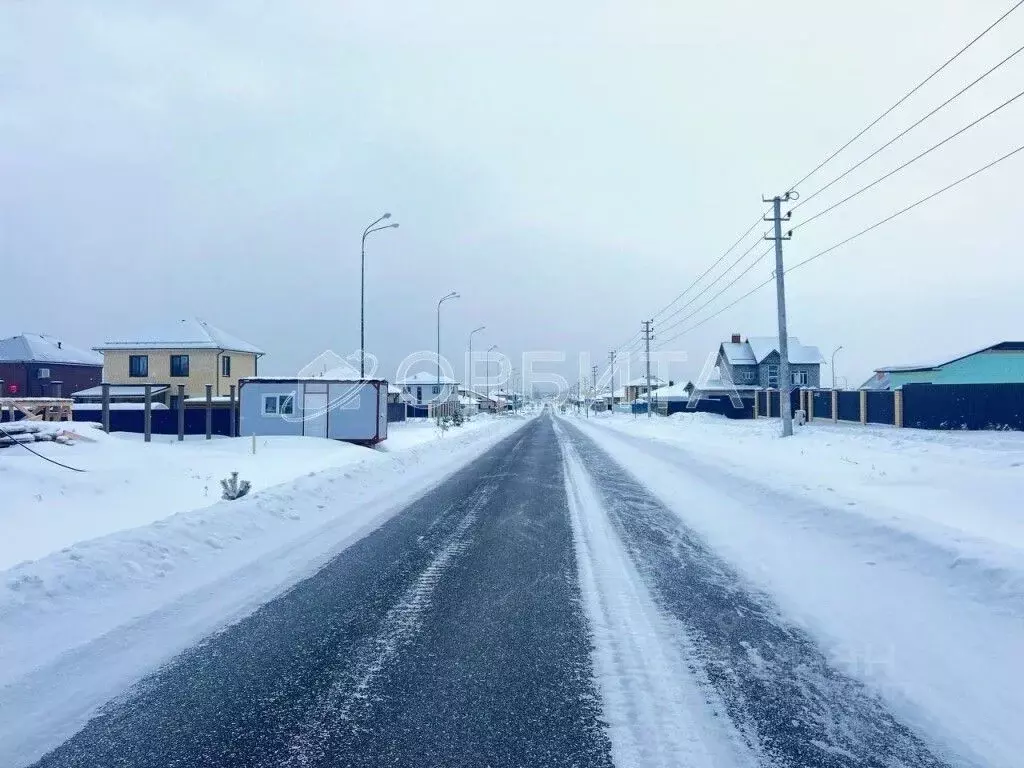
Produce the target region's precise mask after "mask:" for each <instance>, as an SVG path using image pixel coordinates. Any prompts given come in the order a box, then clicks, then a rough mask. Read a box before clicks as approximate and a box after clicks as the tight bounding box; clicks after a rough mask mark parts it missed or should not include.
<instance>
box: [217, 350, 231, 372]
mask: <svg viewBox="0 0 1024 768" xmlns="http://www.w3.org/2000/svg"><path fill="white" fill-rule="evenodd" d="M220 375H221V376H230V375H231V355H224V356H223V357H222V358H221V359H220Z"/></svg>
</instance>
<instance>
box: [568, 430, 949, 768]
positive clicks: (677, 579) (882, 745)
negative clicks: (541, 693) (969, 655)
mask: <svg viewBox="0 0 1024 768" xmlns="http://www.w3.org/2000/svg"><path fill="white" fill-rule="evenodd" d="M562 425H564V426H562V429H563V430H564V431H565V432H566V433H567V435H568V436H569V441H568V442H569V443H570V444H571V445H572V447H573V448H574V449H575V450H576V451H577V452H578V455H579V456H580V457H581V461H582V463H583V465H584V466H586V467H590V468H593V469H595V470H596V469H597V468H600V472H599V473H597V472H596V471H595V473H594V475H593V476H594V479H595V485H596V490H597V495H598V497H599V499H600V500H601V502H602V503H603V506H605V507H606V508H607V510H608V512H609V515H610V518H611V521H612V524H613V526H614V529H615V531H616V532H617V533H618V535H619V537H620V538H621V541H622V543H623V545H624V548H625V549H626V550H627V551H628V553H629V556H630V558H631V559H632V561H633V562H634V563H635V564H636V567H637V569H638V570H639V572H640V574H642V576H643V579H644V581H645V582H646V583H647V585H648V586H649V587H650V589H651V592H652V593H653V595H654V599H655V601H656V602H657V604H658V605H659V606H661V607H662V608H663V609H664V610H665V611H666V612H668V613H669V614H671V615H672V616H674V617H675V618H676V619H677V620H678V621H679V622H680V624H681V625H682V627H683V628H684V631H685V633H686V635H687V636H688V637H689V638H690V642H691V643H692V644H693V648H694V649H696V650H697V651H698V657H699V660H700V663H701V665H702V666H703V668H704V670H705V674H706V676H707V680H708V681H709V682H710V685H711V686H712V687H713V689H714V690H715V691H716V692H717V693H718V695H719V696H720V697H721V700H722V701H723V702H724V705H725V710H726V712H727V714H728V716H729V717H730V718H731V719H732V721H733V723H734V724H735V726H736V727H737V728H738V729H739V731H740V732H741V733H742V734H743V735H744V736H745V738H746V739H747V740H748V743H750V745H751V746H752V747H753V748H755V749H759V750H760V753H761V754H762V755H763V758H762V759H764V760H766V761H768V762H769V764H771V765H778V766H787V768H809V767H810V766H813V767H814V768H862V767H864V766H868V767H870V768H940V767H941V766H943V765H944V763H943V762H942V761H941V760H939V759H938V758H936V757H935V755H933V754H932V752H931V751H930V749H929V748H928V747H927V746H926V745H925V744H924V743H923V742H922V741H921V739H920V738H919V737H918V736H917V735H916V734H914V733H913V732H912V731H911V730H910V729H908V728H907V727H906V726H905V725H903V724H902V723H900V722H899V721H897V720H896V719H895V718H894V717H893V716H892V714H891V713H889V712H888V711H887V709H886V708H885V706H884V704H883V703H882V702H881V700H880V699H879V698H878V697H877V696H876V695H874V694H873V693H871V692H870V691H868V690H867V689H866V688H865V686H864V685H863V684H861V683H859V682H858V681H856V680H853V679H852V678H849V677H847V676H845V675H843V674H842V673H840V672H839V671H837V670H836V669H834V668H833V667H831V666H830V664H829V662H828V660H827V659H826V657H825V655H824V654H823V653H822V651H821V650H820V649H819V648H818V647H817V646H816V645H815V643H814V642H813V640H811V638H810V637H808V636H807V635H806V633H804V632H803V631H801V630H799V629H798V628H796V627H795V626H792V625H789V624H788V623H786V622H785V621H784V620H783V619H781V618H780V616H779V615H778V611H777V609H775V607H774V606H773V605H772V603H771V601H770V600H769V599H768V598H767V597H766V596H764V595H760V594H757V593H756V592H755V591H754V590H753V589H751V587H750V586H749V585H748V584H746V583H745V582H744V581H743V580H742V579H741V578H740V576H739V575H738V574H737V573H736V572H734V571H733V569H732V568H731V567H730V566H729V565H728V564H727V563H726V562H724V561H723V560H722V559H721V558H719V557H718V556H717V555H716V554H714V552H712V551H711V550H710V549H709V548H708V547H707V545H706V544H704V542H703V541H702V540H701V539H700V538H699V537H698V536H697V535H696V534H694V533H693V532H692V531H690V530H689V529H688V528H686V527H685V526H684V525H683V524H682V522H681V521H680V520H679V519H678V517H676V516H675V515H674V514H673V513H672V512H671V511H670V510H668V509H667V508H666V507H665V506H664V505H663V504H661V503H660V502H659V501H658V500H657V499H656V498H654V496H653V495H652V494H651V493H650V492H649V491H648V490H647V489H646V488H645V487H643V485H642V484H641V483H640V482H639V481H637V480H636V479H635V478H633V477H632V476H631V475H630V474H628V473H627V472H626V471H625V470H623V469H622V468H621V467H620V466H619V465H618V464H617V463H615V461H614V460H613V458H612V457H611V456H610V455H609V454H607V453H605V452H604V451H603V450H601V449H600V448H599V447H598V446H597V445H596V444H595V443H594V442H593V441H592V440H591V439H590V438H589V437H587V436H586V435H585V434H584V433H583V432H581V431H580V430H579V429H578V428H576V427H574V426H571V425H568V424H565V422H562Z"/></svg>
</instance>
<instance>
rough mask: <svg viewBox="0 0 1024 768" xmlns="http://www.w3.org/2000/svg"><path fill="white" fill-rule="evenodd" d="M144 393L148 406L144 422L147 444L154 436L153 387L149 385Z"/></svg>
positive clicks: (146, 406)
mask: <svg viewBox="0 0 1024 768" xmlns="http://www.w3.org/2000/svg"><path fill="white" fill-rule="evenodd" d="M144 391H145V393H146V405H145V415H144V418H143V421H144V423H145V426H144V432H145V434H146V442H147V443H148V442H149V441H150V439H151V438H152V436H153V385H152V384H147V385H146V387H145V390H144Z"/></svg>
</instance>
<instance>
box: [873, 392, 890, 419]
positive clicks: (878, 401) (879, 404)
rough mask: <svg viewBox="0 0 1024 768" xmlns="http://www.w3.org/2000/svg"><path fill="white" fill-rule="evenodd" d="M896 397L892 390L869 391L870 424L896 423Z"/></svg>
mask: <svg viewBox="0 0 1024 768" xmlns="http://www.w3.org/2000/svg"><path fill="white" fill-rule="evenodd" d="M895 423H896V397H895V396H894V394H893V393H892V392H868V424H895Z"/></svg>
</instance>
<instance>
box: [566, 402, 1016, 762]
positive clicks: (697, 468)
mask: <svg viewBox="0 0 1024 768" xmlns="http://www.w3.org/2000/svg"><path fill="white" fill-rule="evenodd" d="M572 423H573V424H575V425H577V426H579V427H580V428H581V429H583V430H584V431H585V433H586V434H588V435H589V436H591V437H592V438H593V439H594V440H596V441H597V442H598V444H599V445H600V446H601V447H602V448H604V449H605V450H607V451H608V452H609V453H611V454H612V455H613V456H614V457H615V458H616V460H617V461H619V463H620V464H621V465H622V466H623V467H624V468H626V469H627V470H628V471H629V472H630V473H631V474H632V475H633V476H635V477H636V478H637V479H638V480H640V481H641V482H642V483H643V484H644V485H645V486H646V487H647V488H649V489H650V490H651V491H652V492H653V493H654V494H655V495H656V496H658V497H659V499H660V500H661V501H662V503H664V504H665V505H666V506H667V507H668V508H669V509H670V510H671V511H672V512H674V513H675V514H676V515H678V516H679V518H680V519H681V520H682V521H683V522H684V523H685V524H686V525H687V526H689V527H690V528H691V529H692V530H694V531H696V532H697V533H698V534H699V535H700V536H701V537H703V539H704V540H705V541H706V542H707V543H708V544H709V545H710V546H711V547H712V548H713V549H714V550H715V551H717V552H718V553H719V554H720V555H721V556H722V557H723V558H725V559H726V560H727V561H728V562H730V563H732V564H733V566H735V567H736V568H737V569H738V570H739V572H740V573H741V574H743V576H744V578H746V579H747V580H748V581H749V583H750V585H751V588H752V589H755V590H757V591H760V592H763V593H765V594H766V595H768V596H769V598H770V599H771V600H772V601H773V602H774V604H775V605H776V606H777V608H778V610H779V611H780V613H781V614H782V615H783V616H785V617H786V618H787V619H788V620H790V621H794V622H796V624H797V625H798V626H800V627H802V628H804V629H805V630H807V631H808V633H809V634H810V635H811V636H812V637H814V638H815V639H816V640H817V642H818V643H819V644H820V645H821V647H822V648H823V649H824V650H825V651H826V652H827V653H828V655H829V657H830V658H831V659H832V660H833V662H834V663H836V664H837V665H838V666H839V667H840V668H841V669H843V670H845V671H847V672H848V673H849V674H851V675H853V676H854V677H856V678H858V679H860V680H862V681H864V682H865V683H866V684H867V685H868V686H869V687H870V688H871V689H872V690H873V691H875V692H876V693H877V694H878V695H879V696H881V697H882V698H883V699H884V700H885V701H886V703H887V705H888V706H889V708H890V709H891V710H892V711H893V712H894V713H896V714H897V715H898V716H899V717H901V719H903V720H904V721H905V722H907V723H908V724H910V725H912V726H913V727H915V728H916V729H917V730H919V731H920V732H921V733H925V734H928V737H929V739H930V740H931V741H932V742H933V743H935V744H937V745H939V746H940V747H941V748H942V751H943V752H944V753H945V754H947V755H957V756H959V758H960V759H961V760H963V761H964V764H966V765H989V766H1007V767H1009V766H1015V765H1020V756H1021V755H1022V754H1024V731H1022V730H1021V728H1020V712H1021V711H1024V654H1022V653H1021V649H1022V648H1024V511H1022V509H1024V505H1022V504H1021V498H1022V497H1024V434H1020V433H1002V432H1000V433H969V432H956V433H949V432H924V431H916V430H896V429H893V428H884V427H862V426H859V425H832V424H821V423H818V424H812V425H808V426H806V427H803V428H798V429H797V434H796V435H795V436H794V437H793V438H792V439H786V440H783V439H781V438H779V437H778V431H779V422H778V421H777V420H773V421H769V420H762V421H757V422H753V421H729V420H727V419H724V418H722V417H717V416H712V415H706V414H681V415H678V416H673V417H670V418H662V417H654V418H651V419H648V418H646V417H645V416H642V415H641V416H640V417H638V418H634V417H633V416H631V415H625V414H616V415H613V416H606V415H602V416H600V417H594V418H590V419H586V418H584V417H575V416H574V417H572Z"/></svg>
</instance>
